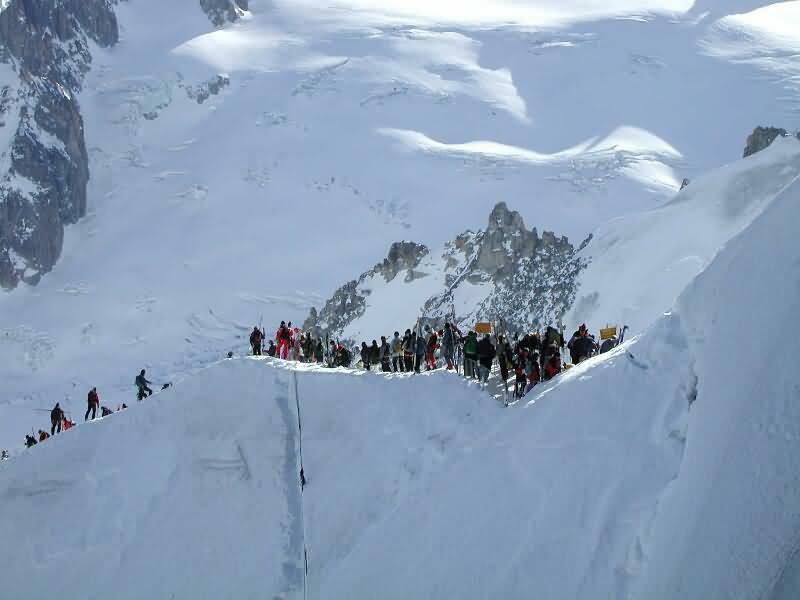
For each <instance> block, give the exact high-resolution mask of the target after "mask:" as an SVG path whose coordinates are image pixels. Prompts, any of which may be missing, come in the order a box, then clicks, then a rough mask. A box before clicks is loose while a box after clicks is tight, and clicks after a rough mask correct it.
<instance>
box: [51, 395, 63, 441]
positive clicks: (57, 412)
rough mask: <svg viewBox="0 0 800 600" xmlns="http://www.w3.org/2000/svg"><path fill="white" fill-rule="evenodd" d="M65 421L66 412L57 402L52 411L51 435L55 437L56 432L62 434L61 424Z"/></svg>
mask: <svg viewBox="0 0 800 600" xmlns="http://www.w3.org/2000/svg"><path fill="white" fill-rule="evenodd" d="M63 421H64V411H63V410H61V405H59V403H58V402H56V405H55V406H54V407H53V410H51V411H50V425H51V427H50V435H55V434H56V430H58V433H61V423H62V422H63Z"/></svg>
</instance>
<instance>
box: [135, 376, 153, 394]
mask: <svg viewBox="0 0 800 600" xmlns="http://www.w3.org/2000/svg"><path fill="white" fill-rule="evenodd" d="M144 374H145V373H144V369H142V370H141V372H140V373H139V374H138V375H137V376H136V381H135V384H136V389H137V390H138V393H137V394H136V399H137V400H138V401H139V402H141V401H142V400H144V399H145V397H147V396H152V395H153V390H151V389H150V388H149V387H148V386H149V385H150V384H151V383H153V382H152V381H148V380H147V379H146V378H145V376H144Z"/></svg>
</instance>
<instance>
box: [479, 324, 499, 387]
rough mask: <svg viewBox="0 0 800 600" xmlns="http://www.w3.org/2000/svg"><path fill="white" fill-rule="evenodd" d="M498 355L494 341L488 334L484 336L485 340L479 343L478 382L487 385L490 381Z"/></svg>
mask: <svg viewBox="0 0 800 600" xmlns="http://www.w3.org/2000/svg"><path fill="white" fill-rule="evenodd" d="M496 355H497V351H496V350H495V348H494V344H492V340H491V338H490V337H489V334H488V333H487V334H486V335H484V336H483V339H482V340H481V341H480V342H478V369H479V377H478V380H479V381H480V382H481V383H486V382H488V381H489V373H491V371H492V363H493V362H494V357H495V356H496Z"/></svg>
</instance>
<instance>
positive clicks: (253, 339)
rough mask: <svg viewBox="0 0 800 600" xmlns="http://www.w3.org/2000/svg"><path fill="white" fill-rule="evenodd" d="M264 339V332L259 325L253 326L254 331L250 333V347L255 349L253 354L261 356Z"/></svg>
mask: <svg viewBox="0 0 800 600" xmlns="http://www.w3.org/2000/svg"><path fill="white" fill-rule="evenodd" d="M263 341H264V334H263V333H262V332H261V330H260V329H259V328H258V326H256V327H253V331H252V333H251V334H250V347H251V348H252V349H253V356H261V342H263Z"/></svg>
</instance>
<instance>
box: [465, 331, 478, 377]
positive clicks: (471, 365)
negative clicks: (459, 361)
mask: <svg viewBox="0 0 800 600" xmlns="http://www.w3.org/2000/svg"><path fill="white" fill-rule="evenodd" d="M477 362H478V334H476V333H475V332H474V331H470V332H469V333H468V334H467V340H466V341H465V342H464V377H468V378H473V379H474V378H475V377H477V375H478V371H477V369H478V365H477Z"/></svg>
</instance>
